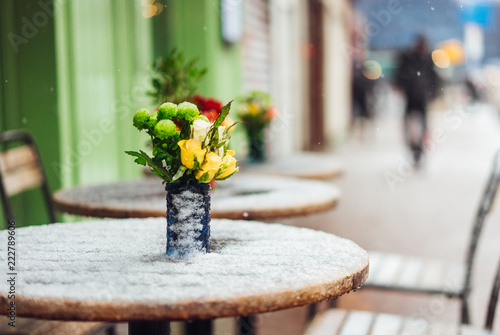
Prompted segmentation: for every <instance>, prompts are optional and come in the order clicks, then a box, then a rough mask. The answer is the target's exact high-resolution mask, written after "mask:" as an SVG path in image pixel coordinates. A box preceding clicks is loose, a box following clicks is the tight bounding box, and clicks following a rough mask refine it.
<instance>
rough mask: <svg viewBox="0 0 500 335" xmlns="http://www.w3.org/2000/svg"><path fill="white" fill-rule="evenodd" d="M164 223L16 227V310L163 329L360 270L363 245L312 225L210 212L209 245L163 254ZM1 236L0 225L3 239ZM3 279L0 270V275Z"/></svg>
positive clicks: (293, 298) (351, 282) (335, 291)
mask: <svg viewBox="0 0 500 335" xmlns="http://www.w3.org/2000/svg"><path fill="white" fill-rule="evenodd" d="M165 226H166V223H165V219H161V218H150V219H128V220H110V221H106V222H103V221H88V222H85V221H84V222H78V223H65V224H52V225H46V226H31V227H26V228H18V229H17V230H16V235H15V236H16V246H15V248H16V258H17V259H16V266H15V270H13V271H12V272H15V273H16V274H17V275H9V277H12V276H14V277H15V289H16V297H15V305H16V308H17V310H16V312H17V316H18V317H33V318H40V319H51V320H78V321H111V322H124V321H127V322H129V329H130V331H131V334H163V333H162V332H155V330H157V329H159V328H162V327H163V328H164V329H168V328H169V321H170V320H197V319H213V318H219V317H229V316H242V315H249V314H252V313H264V312H270V311H275V310H280V309H285V308H292V307H295V306H301V305H306V304H310V303H314V302H318V301H321V300H325V299H330V298H335V297H337V296H339V295H342V294H345V293H347V292H349V291H351V290H353V289H356V288H358V287H359V286H360V285H362V284H363V283H364V282H365V280H366V278H367V276H368V254H367V253H366V251H365V250H363V249H362V248H360V247H359V246H358V245H356V244H355V243H354V242H352V241H350V240H347V239H343V238H340V237H337V236H335V235H331V234H327V233H324V232H320V231H314V230H310V229H306V228H297V227H290V226H284V225H279V224H263V223H259V222H249V221H230V220H212V224H211V226H212V238H211V243H212V252H211V253H209V254H200V255H196V256H193V257H192V258H190V259H187V260H173V259H170V258H168V257H167V256H165V243H166V237H165V230H166V227H165ZM7 234H8V232H7V231H0V238H1V240H2V241H4V242H5V241H7ZM6 245H7V243H3V244H2V248H4V249H2V252H1V256H0V258H1V259H2V262H3V264H7V259H6V258H7V252H6V250H5V246H6ZM7 277H8V275H7V274H6V271H2V272H1V275H0V281H1V282H2V283H6V281H7V279H8V278H7ZM8 291H9V288H8V285H6V284H2V285H0V303H1V304H2V306H7V305H8V304H9V302H10V301H9V298H8ZM6 313H8V310H7V309H6V308H2V309H1V311H0V314H4V315H5V314H6ZM148 331H150V332H149V333H148ZM166 331H167V330H166ZM165 334H168V333H166V332H165Z"/></svg>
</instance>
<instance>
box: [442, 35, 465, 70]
mask: <svg viewBox="0 0 500 335" xmlns="http://www.w3.org/2000/svg"><path fill="white" fill-rule="evenodd" d="M439 49H441V50H443V51H444V52H446V53H447V54H448V57H449V58H450V63H451V64H454V65H457V64H462V63H463V62H464V60H465V54H464V48H463V45H462V42H460V41H458V40H449V41H446V42H443V43H441V45H440V46H439Z"/></svg>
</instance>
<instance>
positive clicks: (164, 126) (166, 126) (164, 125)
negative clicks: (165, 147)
mask: <svg viewBox="0 0 500 335" xmlns="http://www.w3.org/2000/svg"><path fill="white" fill-rule="evenodd" d="M177 131H178V130H177V126H176V125H175V123H174V122H173V121H171V120H160V121H159V122H158V123H157V124H156V126H155V135H156V137H158V138H160V139H162V140H164V139H166V138H168V137H171V136H174V135H175V134H177Z"/></svg>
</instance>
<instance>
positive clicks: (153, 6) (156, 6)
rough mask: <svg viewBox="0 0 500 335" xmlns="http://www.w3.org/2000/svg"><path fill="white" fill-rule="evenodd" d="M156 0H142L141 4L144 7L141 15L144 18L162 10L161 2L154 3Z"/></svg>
mask: <svg viewBox="0 0 500 335" xmlns="http://www.w3.org/2000/svg"><path fill="white" fill-rule="evenodd" d="M155 1H156V0H142V1H141V4H142V7H144V9H143V10H142V16H144V17H145V18H147V19H148V18H150V17H153V16H155V15H158V14H160V13H161V12H162V11H163V4H161V3H158V2H157V3H155Z"/></svg>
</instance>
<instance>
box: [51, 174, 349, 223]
mask: <svg viewBox="0 0 500 335" xmlns="http://www.w3.org/2000/svg"><path fill="white" fill-rule="evenodd" d="M165 196H166V193H165V187H164V185H162V184H161V180H160V179H159V178H156V177H155V178H145V179H143V180H140V181H133V182H118V183H114V184H108V185H99V186H83V187H75V188H71V189H66V190H59V191H57V192H56V193H55V194H54V201H55V204H56V207H57V208H58V209H59V210H60V211H62V212H67V213H70V214H77V215H84V216H93V217H111V218H134V217H135V218H145V217H165V215H166V214H165V212H166V201H165ZM339 198H340V190H339V189H338V188H337V187H336V186H334V185H331V184H328V183H325V182H320V181H314V180H303V179H294V178H286V177H277V176H262V175H251V174H239V175H235V176H233V177H231V178H230V179H228V180H227V181H224V182H218V183H217V186H216V187H215V189H214V191H213V193H212V210H211V216H212V218H224V219H245V220H250V219H270V218H278V217H290V216H297V215H306V214H311V213H316V212H320V211H324V210H328V209H330V208H333V207H334V206H335V205H336V204H337V201H338V200H339Z"/></svg>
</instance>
